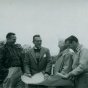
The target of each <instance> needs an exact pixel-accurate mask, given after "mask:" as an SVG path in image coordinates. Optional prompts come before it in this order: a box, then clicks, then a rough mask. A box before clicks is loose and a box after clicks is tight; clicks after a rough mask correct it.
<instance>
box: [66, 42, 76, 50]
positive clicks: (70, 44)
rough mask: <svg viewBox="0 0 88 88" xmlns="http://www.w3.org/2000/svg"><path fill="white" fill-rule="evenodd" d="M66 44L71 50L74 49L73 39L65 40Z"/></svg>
mask: <svg viewBox="0 0 88 88" xmlns="http://www.w3.org/2000/svg"><path fill="white" fill-rule="evenodd" d="M66 46H68V47H69V48H71V49H72V50H74V41H73V42H72V43H70V42H69V41H67V42H66Z"/></svg>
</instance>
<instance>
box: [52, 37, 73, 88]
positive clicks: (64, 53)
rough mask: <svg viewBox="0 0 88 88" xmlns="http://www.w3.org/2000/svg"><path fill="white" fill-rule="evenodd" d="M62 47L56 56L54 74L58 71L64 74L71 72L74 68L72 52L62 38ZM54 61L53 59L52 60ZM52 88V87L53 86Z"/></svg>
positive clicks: (60, 44) (59, 44)
mask: <svg viewBox="0 0 88 88" xmlns="http://www.w3.org/2000/svg"><path fill="white" fill-rule="evenodd" d="M58 46H59V48H60V51H59V54H58V55H57V56H55V57H54V60H56V61H54V62H55V64H54V68H53V75H56V74H58V73H62V74H63V75H65V74H67V73H69V72H70V71H71V69H72V67H71V66H72V58H71V56H72V54H71V52H70V50H69V49H68V47H67V46H66V45H65V42H64V40H63V39H62V40H60V41H59V43H58ZM52 62H53V61H52ZM51 88H52V87H51ZM56 88H67V87H60V86H57V87H56Z"/></svg>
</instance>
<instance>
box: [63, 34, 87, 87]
mask: <svg viewBox="0 0 88 88" xmlns="http://www.w3.org/2000/svg"><path fill="white" fill-rule="evenodd" d="M65 43H66V44H67V45H68V46H69V47H70V48H71V49H72V50H73V51H74V54H73V65H72V69H73V70H72V71H71V72H69V73H68V74H66V75H65V77H64V78H71V77H75V86H74V88H88V49H86V48H84V47H83V46H82V45H81V44H79V41H78V39H77V38H76V37H75V36H73V35H72V36H70V37H68V38H67V39H66V40H65Z"/></svg>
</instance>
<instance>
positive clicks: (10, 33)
mask: <svg viewBox="0 0 88 88" xmlns="http://www.w3.org/2000/svg"><path fill="white" fill-rule="evenodd" d="M11 35H15V33H12V32H9V33H8V34H7V35H6V38H10V37H11Z"/></svg>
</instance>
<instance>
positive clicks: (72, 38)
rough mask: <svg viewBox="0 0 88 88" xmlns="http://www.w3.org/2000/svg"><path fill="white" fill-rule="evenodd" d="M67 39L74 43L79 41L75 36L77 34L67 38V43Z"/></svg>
mask: <svg viewBox="0 0 88 88" xmlns="http://www.w3.org/2000/svg"><path fill="white" fill-rule="evenodd" d="M67 41H69V42H70V43H72V42H73V41H75V42H76V43H78V42H79V41H78V38H77V37H75V36H73V35H71V36H70V37H68V38H67V39H65V43H66V42H67Z"/></svg>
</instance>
